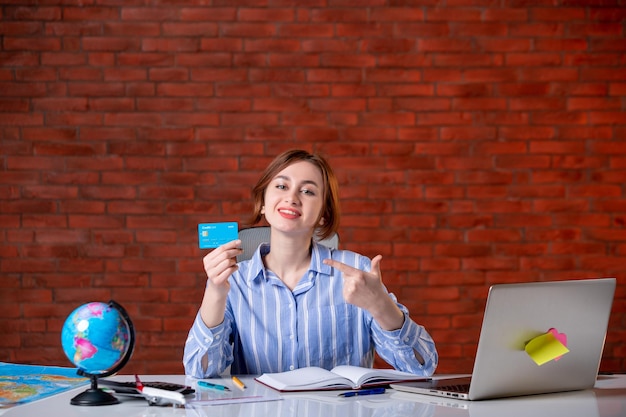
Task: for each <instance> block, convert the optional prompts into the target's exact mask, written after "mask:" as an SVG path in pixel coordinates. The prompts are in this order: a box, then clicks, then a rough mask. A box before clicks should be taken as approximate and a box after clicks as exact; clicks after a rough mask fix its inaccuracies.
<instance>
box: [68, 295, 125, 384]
mask: <svg viewBox="0 0 626 417" xmlns="http://www.w3.org/2000/svg"><path fill="white" fill-rule="evenodd" d="M130 337H131V336H130V329H129V324H128V323H127V321H126V319H125V318H124V316H123V315H122V314H121V313H120V312H119V311H118V310H117V309H116V308H115V307H114V306H112V305H110V304H106V303H100V302H92V303H87V304H83V305H82V306H80V307H78V308H77V309H76V310H74V311H73V312H72V313H71V314H70V315H69V316H68V317H67V319H66V320H65V324H64V325H63V330H62V331H61V344H62V346H63V351H64V352H65V355H66V356H67V357H68V359H69V360H70V361H72V363H73V364H74V365H76V366H77V367H78V368H80V369H82V370H83V371H85V372H86V373H88V374H92V375H98V374H102V373H105V372H107V371H110V370H112V369H115V368H116V367H117V366H118V365H119V364H120V362H122V360H123V359H124V355H125V354H126V352H127V351H128V348H129V346H130Z"/></svg>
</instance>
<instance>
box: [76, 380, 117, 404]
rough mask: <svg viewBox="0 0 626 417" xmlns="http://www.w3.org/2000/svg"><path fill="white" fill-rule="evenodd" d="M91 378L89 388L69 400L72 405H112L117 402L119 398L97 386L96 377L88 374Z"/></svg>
mask: <svg viewBox="0 0 626 417" xmlns="http://www.w3.org/2000/svg"><path fill="white" fill-rule="evenodd" d="M89 377H90V378H91V388H89V389H88V390H86V391H83V392H81V393H80V394H78V395H77V396H75V397H74V398H72V399H71V400H70V404H72V405H113V404H119V403H120V400H118V399H117V398H115V397H114V396H113V395H111V394H110V393H108V392H105V391H103V390H102V389H100V388H98V377H97V376H95V375H89Z"/></svg>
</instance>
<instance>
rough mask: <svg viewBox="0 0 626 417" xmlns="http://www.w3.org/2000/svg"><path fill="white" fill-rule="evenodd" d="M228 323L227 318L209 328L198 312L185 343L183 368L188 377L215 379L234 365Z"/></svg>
mask: <svg viewBox="0 0 626 417" xmlns="http://www.w3.org/2000/svg"><path fill="white" fill-rule="evenodd" d="M228 323H229V320H228V319H227V318H226V317H225V318H224V321H223V322H222V324H220V325H218V326H216V327H213V328H208V327H207V326H206V325H205V324H204V322H203V321H202V318H201V317H200V313H199V312H198V314H197V315H196V319H195V320H194V323H193V326H192V327H191V329H190V330H189V335H188V336H187V341H186V342H185V351H184V355H183V366H184V367H185V374H186V375H187V376H191V377H194V378H210V377H215V376H218V375H220V374H221V373H222V372H224V370H226V368H227V367H228V366H229V365H230V364H231V363H232V361H233V348H232V346H231V344H230V343H229V336H230V331H229V328H230V326H229V324H228Z"/></svg>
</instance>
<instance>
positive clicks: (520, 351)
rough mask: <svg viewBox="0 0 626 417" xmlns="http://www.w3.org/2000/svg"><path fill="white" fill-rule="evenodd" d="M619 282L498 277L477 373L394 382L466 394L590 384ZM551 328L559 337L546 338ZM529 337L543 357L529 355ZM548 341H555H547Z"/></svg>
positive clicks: (416, 389)
mask: <svg viewBox="0 0 626 417" xmlns="http://www.w3.org/2000/svg"><path fill="white" fill-rule="evenodd" d="M615 286H616V280H615V278H598V279H581V280H570V281H551V282H532V283H519V284H496V285H493V286H491V288H490V289H489V294H488V296H487V303H486V306H485V313H484V316H483V323H482V327H481V330H480V337H479V340H478V347H477V350H476V358H475V360H474V369H473V371H472V374H471V375H470V376H465V377H458V378H439V377H434V378H433V379H432V380H431V381H419V382H401V383H394V384H391V388H393V389H395V390H397V391H401V392H411V393H418V394H428V395H436V396H441V397H447V398H456V399H462V400H484V399H492V398H504V397H515V396H521V395H530V394H544V393H552V392H563V391H575V390H584V389H588V388H592V387H593V386H594V384H595V381H596V377H597V374H598V369H599V367H600V360H601V359H602V351H603V349H604V340H605V337H606V331H607V326H608V322H609V316H610V314H611V306H612V304H613V295H614V293H615ZM551 329H555V330H552V332H550V331H551ZM548 333H550V334H551V335H554V338H546V335H547V334H548ZM563 335H565V339H566V340H565V339H564V338H563ZM554 339H556V340H558V342H559V343H560V344H561V345H563V346H565V347H566V350H569V351H568V352H566V353H563V354H559V355H556V354H555V353H554V352H555V351H554V350H550V348H554V347H555V346H557V347H562V346H559V343H556V344H555V341H554ZM531 340H533V345H534V346H537V343H536V342H538V341H540V342H542V344H540V345H539V346H543V347H544V350H543V351H539V352H540V353H542V352H543V353H544V355H542V356H541V355H540V356H541V358H540V360H539V362H537V360H538V359H539V357H538V356H537V351H534V352H533V351H532V350H531V351H530V352H531V353H532V355H531V354H529V353H528V352H527V351H526V349H525V348H526V344H527V343H528V342H530V341H531ZM546 341H549V342H550V343H543V342H546ZM529 346H531V345H529ZM546 352H548V356H547V357H548V358H552V357H554V358H553V359H550V360H547V361H546V355H545V353H546ZM558 353H562V351H561V350H559V351H558ZM538 363H541V365H539V364H538Z"/></svg>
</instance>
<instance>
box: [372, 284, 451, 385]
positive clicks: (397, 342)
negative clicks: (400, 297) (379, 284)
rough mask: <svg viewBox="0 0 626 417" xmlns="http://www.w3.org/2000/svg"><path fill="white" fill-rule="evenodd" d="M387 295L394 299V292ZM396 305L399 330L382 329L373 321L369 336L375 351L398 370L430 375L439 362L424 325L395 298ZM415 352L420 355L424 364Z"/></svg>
mask: <svg viewBox="0 0 626 417" xmlns="http://www.w3.org/2000/svg"><path fill="white" fill-rule="evenodd" d="M389 296H390V297H392V299H393V300H394V301H396V298H395V296H393V294H390V295H389ZM396 304H397V305H398V307H399V308H400V310H401V311H402V312H403V313H404V324H403V325H402V327H401V328H400V329H397V330H392V331H387V330H383V329H382V328H381V327H380V326H379V325H378V323H376V321H375V320H372V325H371V326H372V336H373V339H374V343H375V345H376V351H377V352H378V354H379V355H380V357H381V358H382V359H384V360H385V361H386V362H387V363H389V364H390V365H391V366H393V367H394V368H395V369H397V370H399V371H404V372H410V373H413V374H416V375H424V376H431V375H433V374H434V373H435V369H436V368H437V363H438V361H439V356H438V354H437V349H436V347H435V342H434V341H433V339H432V337H431V336H430V334H429V333H428V332H427V331H426V329H425V328H424V327H423V326H420V325H419V324H417V323H415V322H414V321H413V320H412V319H411V318H410V317H409V312H408V310H407V308H406V307H405V306H403V305H402V304H399V303H397V301H396ZM416 354H418V355H419V356H421V357H422V358H423V360H424V363H423V364H422V363H420V361H419V359H418V357H417V356H416Z"/></svg>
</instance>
